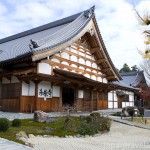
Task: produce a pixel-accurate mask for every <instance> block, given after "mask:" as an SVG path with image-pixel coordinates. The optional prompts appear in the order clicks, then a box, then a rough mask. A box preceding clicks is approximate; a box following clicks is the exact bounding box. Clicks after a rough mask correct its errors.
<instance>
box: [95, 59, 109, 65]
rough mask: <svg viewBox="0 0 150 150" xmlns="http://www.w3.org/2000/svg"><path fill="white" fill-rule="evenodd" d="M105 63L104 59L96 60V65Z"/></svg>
mask: <svg viewBox="0 0 150 150" xmlns="http://www.w3.org/2000/svg"><path fill="white" fill-rule="evenodd" d="M105 61H107V60H106V59H104V58H102V59H98V60H96V63H97V64H100V63H102V62H105Z"/></svg>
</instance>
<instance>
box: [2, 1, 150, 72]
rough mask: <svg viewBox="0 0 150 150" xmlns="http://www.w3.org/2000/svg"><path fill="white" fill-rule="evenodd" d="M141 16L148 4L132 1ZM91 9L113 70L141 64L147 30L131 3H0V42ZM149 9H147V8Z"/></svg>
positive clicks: (147, 2)
mask: <svg viewBox="0 0 150 150" xmlns="http://www.w3.org/2000/svg"><path fill="white" fill-rule="evenodd" d="M133 1H134V4H135V8H136V9H137V10H138V12H139V13H140V14H141V15H143V14H144V12H145V10H146V11H149V12H150V0H133ZM93 5H95V15H96V19H97V23H98V26H99V29H100V32H101V35H102V37H103V40H104V43H105V46H106V48H107V51H108V53H109V55H110V57H111V59H112V61H113V63H114V65H115V66H116V68H118V69H120V68H122V66H123V64H124V63H127V64H128V65H129V67H131V66H133V65H139V64H140V63H141V62H142V58H141V55H140V54H139V52H138V51H139V50H141V51H143V50H144V49H145V46H144V42H143V41H144V34H143V31H144V30H146V29H147V27H144V26H141V25H140V24H139V22H138V19H137V15H136V13H135V11H134V9H133V3H132V0H0V39H2V38H5V37H8V36H10V35H13V34H17V33H19V32H22V31H26V30H28V29H32V28H34V27H37V26H40V25H44V24H46V23H50V22H52V21H55V20H58V19H61V18H64V17H67V16H70V15H73V14H76V13H79V12H82V11H84V10H86V9H89V8H90V7H92V6H93ZM148 6H149V8H148Z"/></svg>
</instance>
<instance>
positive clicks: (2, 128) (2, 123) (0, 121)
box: [0, 118, 10, 132]
mask: <svg viewBox="0 0 150 150" xmlns="http://www.w3.org/2000/svg"><path fill="white" fill-rule="evenodd" d="M9 127H10V121H9V120H8V119H7V118H0V132H6V131H7V130H8V129H9Z"/></svg>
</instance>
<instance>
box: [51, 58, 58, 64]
mask: <svg viewBox="0 0 150 150" xmlns="http://www.w3.org/2000/svg"><path fill="white" fill-rule="evenodd" d="M51 61H54V62H57V63H60V61H59V60H58V59H56V58H52V59H51Z"/></svg>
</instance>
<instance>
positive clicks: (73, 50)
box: [70, 48, 78, 54]
mask: <svg viewBox="0 0 150 150" xmlns="http://www.w3.org/2000/svg"><path fill="white" fill-rule="evenodd" d="M70 51H71V52H73V53H75V54H77V53H78V51H77V50H75V49H73V48H70Z"/></svg>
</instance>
